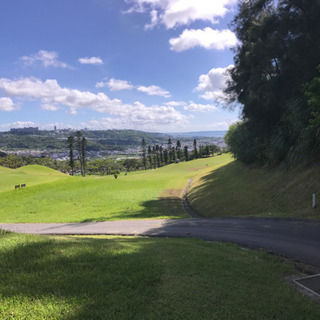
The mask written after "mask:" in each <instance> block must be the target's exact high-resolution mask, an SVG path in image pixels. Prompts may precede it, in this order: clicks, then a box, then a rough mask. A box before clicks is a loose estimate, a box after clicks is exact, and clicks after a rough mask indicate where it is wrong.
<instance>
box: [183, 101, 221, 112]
mask: <svg viewBox="0 0 320 320" xmlns="http://www.w3.org/2000/svg"><path fill="white" fill-rule="evenodd" d="M184 110H187V111H193V112H209V111H217V110H219V109H218V107H216V106H214V105H211V104H198V103H194V102H192V101H191V102H190V103H189V104H188V105H186V106H184Z"/></svg>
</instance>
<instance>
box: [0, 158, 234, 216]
mask: <svg viewBox="0 0 320 320" xmlns="http://www.w3.org/2000/svg"><path fill="white" fill-rule="evenodd" d="M229 161H231V157H230V156H229V155H222V156H219V157H213V158H207V159H200V160H196V161H190V162H183V163H179V164H172V165H169V166H166V167H163V168H160V169H156V170H148V171H140V172H133V173H128V175H127V176H125V175H123V174H121V175H120V176H119V177H118V179H114V177H113V176H105V177H97V176H87V177H86V178H82V177H69V176H65V175H61V176H60V175H59V176H53V177H52V180H50V179H51V178H50V177H47V176H46V177H45V179H43V181H42V182H41V183H40V178H39V177H38V175H37V173H36V172H35V173H33V174H30V176H31V177H30V176H29V178H30V180H32V178H33V177H34V181H37V183H38V184H37V185H35V184H34V185H32V184H31V182H30V186H28V184H27V186H28V187H27V188H24V189H23V190H10V191H5V190H6V188H7V186H6V185H5V183H4V182H1V183H2V185H3V186H2V187H0V191H1V190H3V192H0V202H1V206H0V221H1V222H83V221H106V220H117V219H139V218H179V217H184V218H185V217H187V215H186V213H185V211H184V210H183V207H182V204H181V196H182V192H183V190H184V188H185V186H186V185H187V183H188V181H189V179H190V178H192V177H194V176H195V175H197V174H199V173H201V172H206V171H207V170H209V168H211V169H214V168H217V167H219V166H221V165H224V164H226V163H228V162H229ZM42 170H43V169H42ZM10 172H11V171H10ZM12 172H14V170H13V171H12ZM50 172H51V171H50ZM0 174H1V172H0ZM25 176H27V174H25V175H23V177H25ZM15 177H17V175H16V176H15ZM21 179H22V178H21V176H20V177H19V180H21ZM11 180H12V179H11ZM17 180H18V179H17ZM10 183H11V182H10Z"/></svg>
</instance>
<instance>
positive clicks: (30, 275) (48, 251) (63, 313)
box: [0, 234, 161, 320]
mask: <svg viewBox="0 0 320 320" xmlns="http://www.w3.org/2000/svg"><path fill="white" fill-rule="evenodd" d="M0 237H2V238H3V237H12V238H15V237H16V238H18V237H22V236H18V235H6V234H2V235H1V236H0ZM9 240H10V239H9ZM29 240H30V239H29ZM33 240H34V239H33ZM144 240H145V241H143V242H142V241H141V239H140V240H139V239H134V238H132V239H128V238H125V239H121V241H119V239H92V238H91V239H90V238H81V239H72V238H68V240H67V241H66V240H65V239H63V238H61V239H50V238H48V237H44V238H40V237H37V238H36V241H32V239H31V241H21V238H20V239H19V238H18V239H17V241H21V245H18V246H15V247H14V249H11V250H10V249H6V250H4V251H3V252H2V253H1V254H0V260H1V264H0V270H1V273H0V279H1V286H0V296H1V300H2V306H3V309H2V310H1V311H0V314H1V312H2V316H1V317H4V318H7V317H8V318H9V317H10V314H11V315H12V314H14V315H15V316H17V318H19V319H20V318H22V317H23V318H24V317H26V318H28V317H29V318H37V319H38V318H39V319H40V318H50V319H51V318H52V319H65V320H73V319H74V320H75V319H77V320H78V319H128V317H129V316H130V319H142V318H143V313H144V311H146V309H147V308H148V306H149V304H150V301H151V299H153V298H154V295H155V294H156V293H155V292H156V287H157V286H158V284H159V282H160V278H159V274H161V264H159V263H158V261H157V259H155V257H154V256H152V255H150V246H153V243H152V242H150V241H148V240H147V239H144ZM139 241H140V242H139ZM137 244H138V245H137ZM148 270H150V272H148ZM42 304H43V305H42ZM6 308H7V311H8V314H6V315H5V314H3V310H6ZM0 309H1V308H0ZM43 309H48V310H50V311H49V312H48V311H46V312H44V313H41V312H43ZM44 314H45V315H46V316H44Z"/></svg>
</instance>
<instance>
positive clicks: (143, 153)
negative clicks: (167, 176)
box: [141, 138, 147, 170]
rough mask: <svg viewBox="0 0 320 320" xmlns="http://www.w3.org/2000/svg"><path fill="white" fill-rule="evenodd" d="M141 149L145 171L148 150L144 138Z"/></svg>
mask: <svg viewBox="0 0 320 320" xmlns="http://www.w3.org/2000/svg"><path fill="white" fill-rule="evenodd" d="M141 148H142V162H143V167H144V170H147V158H146V153H147V150H146V141H145V140H144V138H142V142H141Z"/></svg>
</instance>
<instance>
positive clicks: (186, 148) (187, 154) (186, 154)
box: [184, 146, 189, 161]
mask: <svg viewBox="0 0 320 320" xmlns="http://www.w3.org/2000/svg"><path fill="white" fill-rule="evenodd" d="M184 160H185V161H189V153H188V146H184Z"/></svg>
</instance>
